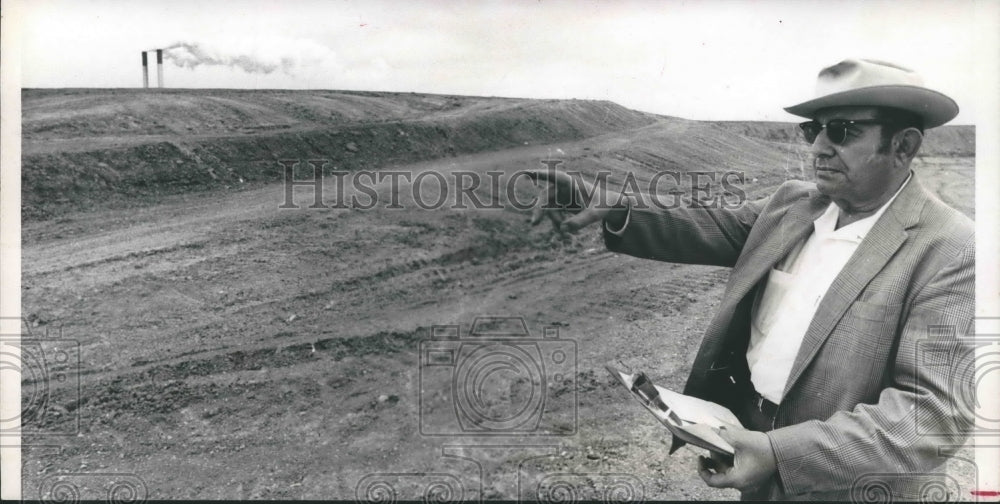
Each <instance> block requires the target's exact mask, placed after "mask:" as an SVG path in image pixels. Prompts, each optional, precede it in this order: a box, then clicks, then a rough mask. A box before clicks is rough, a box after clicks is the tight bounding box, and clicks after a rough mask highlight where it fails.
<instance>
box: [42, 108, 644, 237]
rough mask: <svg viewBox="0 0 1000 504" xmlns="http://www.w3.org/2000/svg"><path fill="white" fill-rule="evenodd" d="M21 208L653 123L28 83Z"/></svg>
mask: <svg viewBox="0 0 1000 504" xmlns="http://www.w3.org/2000/svg"><path fill="white" fill-rule="evenodd" d="M23 110H24V112H23V130H24V140H23V145H24V154H23V156H22V215H23V218H24V219H25V220H38V219H46V218H52V217H56V216H58V215H61V214H63V213H65V212H67V211H70V210H73V209H88V208H100V207H108V206H109V205H111V206H118V207H121V206H132V205H137V204H138V205H145V204H148V203H149V202H150V200H155V199H156V198H158V197H161V196H163V195H167V194H177V193H186V192H194V191H204V190H211V189H232V188H240V187H247V186H253V185H254V184H255V183H263V182H272V181H276V180H281V179H282V177H283V170H282V168H281V166H280V165H279V164H278V160H281V159H296V160H298V159H322V160H326V161H329V166H328V170H333V169H339V170H356V169H377V168H381V167H384V166H388V165H393V164H403V163H410V162H414V161H420V160H426V159H435V158H439V157H444V156H454V155H457V154H461V153H471V152H482V151H490V150H498V149H503V148H509V147H514V146H521V145H525V144H539V143H548V142H552V141H558V140H572V139H579V138H584V137H588V136H593V135H596V134H600V133H606V132H610V131H621V130H623V129H627V128H634V127H636V126H641V125H644V124H650V123H651V122H653V121H654V117H653V116H651V115H649V114H644V113H641V112H635V111H632V110H628V109H625V108H623V107H621V106H619V105H616V104H613V103H610V102H593V101H575V100H573V101H560V100H521V99H502V98H477V97H455V96H436V95H416V94H407V93H349V92H332V91H228V90H223V91H219V90H210V91H201V90H197V91H196V90H187V91H180V90H171V91H157V92H144V91H141V90H70V91H65V92H57V91H54V90H25V91H24V101H23Z"/></svg>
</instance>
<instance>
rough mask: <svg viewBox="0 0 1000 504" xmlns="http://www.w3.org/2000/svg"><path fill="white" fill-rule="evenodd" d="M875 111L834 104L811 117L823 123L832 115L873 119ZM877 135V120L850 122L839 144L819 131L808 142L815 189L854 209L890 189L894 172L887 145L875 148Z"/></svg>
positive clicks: (861, 206) (893, 186) (838, 117)
mask: <svg viewBox="0 0 1000 504" xmlns="http://www.w3.org/2000/svg"><path fill="white" fill-rule="evenodd" d="M876 114H877V112H876V110H875V109H874V108H871V107H837V108H830V109H823V110H820V111H819V112H818V113H817V114H816V117H815V118H814V120H816V121H817V122H819V123H820V124H827V123H828V122H829V121H831V120H833V119H845V120H863V119H875V118H876ZM881 139H882V126H880V125H877V124H858V125H852V126H850V128H849V129H848V132H847V137H846V139H845V140H844V142H842V144H841V145H836V144H834V143H833V142H831V141H830V139H829V137H828V136H827V131H826V129H824V130H823V131H822V132H820V134H819V135H818V136H817V137H816V141H815V142H813V145H812V154H813V156H814V159H813V167H814V168H815V169H816V187H817V188H818V189H819V191H820V192H821V193H823V194H825V195H827V196H830V197H831V198H833V199H834V200H841V201H843V202H846V203H848V204H849V205H851V207H853V208H857V209H867V207H868V206H871V205H872V204H875V203H877V202H879V201H880V200H881V199H883V196H886V193H889V192H894V191H895V190H896V189H897V187H896V185H895V183H894V182H896V181H897V180H898V174H896V173H894V170H893V169H892V168H893V158H892V154H891V149H890V150H887V151H886V152H883V153H880V152H879V144H880V143H881ZM877 206H878V205H876V207H877Z"/></svg>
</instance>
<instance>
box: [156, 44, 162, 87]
mask: <svg viewBox="0 0 1000 504" xmlns="http://www.w3.org/2000/svg"><path fill="white" fill-rule="evenodd" d="M156 87H163V49H157V50H156Z"/></svg>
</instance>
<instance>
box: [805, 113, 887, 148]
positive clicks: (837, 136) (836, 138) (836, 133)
mask: <svg viewBox="0 0 1000 504" xmlns="http://www.w3.org/2000/svg"><path fill="white" fill-rule="evenodd" d="M855 124H882V125H886V124H892V123H891V122H889V121H884V120H881V119H854V120H848V119H833V120H831V121H829V122H827V123H826V124H820V123H818V122H816V121H806V122H804V123H800V124H799V128H801V129H802V134H803V135H805V137H806V142H809V143H810V144H812V143H813V142H815V141H816V137H817V136H819V132H820V131H823V128H826V137H827V138H829V139H830V142H832V143H833V144H834V145H843V144H844V141H845V140H847V130H848V128H850V127H851V126H853V125H855Z"/></svg>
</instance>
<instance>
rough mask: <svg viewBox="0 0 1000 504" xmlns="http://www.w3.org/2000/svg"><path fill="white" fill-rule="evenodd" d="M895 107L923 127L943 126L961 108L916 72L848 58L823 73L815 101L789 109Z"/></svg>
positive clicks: (805, 113) (800, 112) (804, 113)
mask: <svg viewBox="0 0 1000 504" xmlns="http://www.w3.org/2000/svg"><path fill="white" fill-rule="evenodd" d="M842 106H870V107H894V108H898V109H902V110H907V111H910V112H913V113H915V114H917V115H919V116H920V117H921V118H923V120H924V128H933V127H935V126H940V125H942V124H944V123H946V122H948V121H950V120H952V119H954V118H955V116H956V115H958V105H957V104H956V103H955V100H952V99H951V98H948V97H947V96H945V95H944V94H941V93H939V92H937V91H934V90H932V89H928V88H926V87H924V82H923V79H922V78H921V77H920V75H918V74H917V73H916V72H914V71H913V70H910V69H908V68H903V67H901V66H898V65H894V64H892V63H886V62H883V61H874V60H866V59H847V60H844V61H841V62H840V63H837V64H836V65H833V66H831V67H827V68H824V69H823V70H820V72H819V77H818V79H817V81H816V98H813V99H811V100H808V101H805V102H802V103H800V104H798V105H793V106H791V107H787V108H786V109H785V110H786V111H788V112H789V113H791V114H795V115H797V116H801V117H807V118H810V119H811V118H813V114H815V112H816V111H817V110H819V109H822V108H826V107H842Z"/></svg>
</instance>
